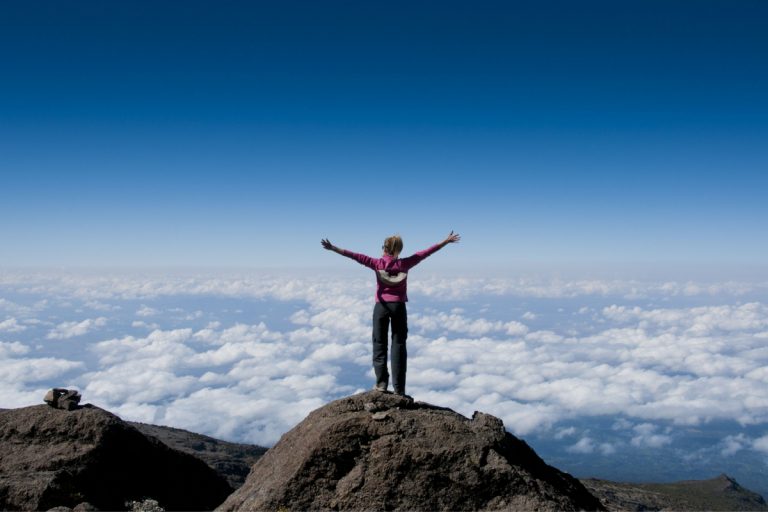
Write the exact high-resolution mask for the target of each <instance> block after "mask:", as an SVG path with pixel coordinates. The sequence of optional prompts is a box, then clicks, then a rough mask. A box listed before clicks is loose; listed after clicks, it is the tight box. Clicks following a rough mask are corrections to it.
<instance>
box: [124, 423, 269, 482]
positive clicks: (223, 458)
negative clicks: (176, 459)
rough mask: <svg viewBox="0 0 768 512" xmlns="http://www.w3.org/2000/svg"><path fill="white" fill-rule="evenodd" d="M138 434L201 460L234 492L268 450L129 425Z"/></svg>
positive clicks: (179, 432)
mask: <svg viewBox="0 0 768 512" xmlns="http://www.w3.org/2000/svg"><path fill="white" fill-rule="evenodd" d="M129 424H130V425H132V426H134V427H136V428H137V429H138V430H139V431H140V432H141V433H143V434H145V435H148V436H154V437H156V438H157V439H159V440H160V441H162V442H163V443H165V444H167V445H168V446H170V447H171V448H174V449H176V450H179V451H182V452H185V453H188V454H190V455H194V456H195V457H198V458H200V459H202V460H203V461H204V462H205V463H206V464H208V465H209V466H210V467H211V468H213V469H214V470H215V471H216V472H217V473H218V474H220V475H221V476H223V477H224V478H226V479H227V482H229V485H231V486H232V488H233V489H237V488H238V487H240V486H241V485H243V484H244V483H245V477H247V476H248V472H249V471H250V470H251V466H253V464H254V463H255V462H256V461H257V460H259V458H260V457H261V456H262V455H264V453H265V452H266V451H267V449H266V448H264V447H262V446H256V445H252V444H240V443H230V442H227V441H222V440H220V439H215V438H213V437H209V436H204V435H202V434H196V433H194V432H189V431H187V430H182V429H179V428H173V427H163V426H159V425H149V424H146V423H134V422H129Z"/></svg>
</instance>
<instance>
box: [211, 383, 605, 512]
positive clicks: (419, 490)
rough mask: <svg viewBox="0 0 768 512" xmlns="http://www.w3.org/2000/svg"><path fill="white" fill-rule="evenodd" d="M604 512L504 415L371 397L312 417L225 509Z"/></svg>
mask: <svg viewBox="0 0 768 512" xmlns="http://www.w3.org/2000/svg"><path fill="white" fill-rule="evenodd" d="M602 508H603V507H602V505H601V504H600V502H599V501H598V500H597V499H596V498H595V497H594V496H593V495H592V494H590V493H589V492H588V491H587V490H586V489H585V488H584V486H583V485H581V483H579V481H578V480H576V479H575V478H573V477H571V476H570V475H568V474H565V473H562V472H560V471H558V470H557V469H555V468H553V467H550V466H548V465H547V464H545V463H544V461H543V460H541V458H539V457H538V456H537V455H536V453H535V452H534V451H533V450H532V449H531V448H530V447H529V446H528V445H527V444H526V443H524V442H523V441H521V440H519V439H517V438H516V437H514V436H513V435H511V434H509V433H508V432H506V431H505V429H504V426H503V424H502V422H501V420H499V419H498V418H495V417H493V416H490V415H487V414H483V413H475V415H474V416H473V418H472V419H468V418H465V417H464V416H461V415H460V414H458V413H456V412H454V411H451V410H450V409H445V408H440V407H435V406H432V405H429V404H426V403H421V402H413V401H412V400H409V399H407V398H403V397H398V396H396V395H392V394H384V393H379V392H375V391H372V392H368V393H362V394H358V395H354V396H351V397H348V398H344V399H341V400H337V401H335V402H332V403H330V404H328V405H326V406H324V407H321V408H320V409H317V410H315V411H314V412H312V413H311V414H310V415H309V416H308V417H307V418H306V419H305V420H304V421H302V422H301V423H300V424H299V425H297V426H296V427H295V428H293V429H292V430H291V431H290V432H288V433H286V434H285V435H283V437H282V438H281V439H280V441H279V442H278V443H277V445H275V446H274V447H273V448H271V449H270V450H269V451H268V452H267V453H266V454H265V455H264V456H263V457H262V458H261V459H259V461H258V462H257V463H256V464H255V465H254V466H253V469H252V470H251V473H250V475H249V476H248V479H247V480H246V483H245V484H244V485H243V486H242V487H240V489H238V490H237V491H235V492H234V493H233V494H232V495H231V496H230V497H229V498H228V499H227V500H226V501H225V502H224V503H223V504H222V505H221V506H220V507H219V509H218V510H220V511H229V510H281V509H287V510H321V509H324V510H328V509H332V510H482V509H485V510H558V511H562V510H602Z"/></svg>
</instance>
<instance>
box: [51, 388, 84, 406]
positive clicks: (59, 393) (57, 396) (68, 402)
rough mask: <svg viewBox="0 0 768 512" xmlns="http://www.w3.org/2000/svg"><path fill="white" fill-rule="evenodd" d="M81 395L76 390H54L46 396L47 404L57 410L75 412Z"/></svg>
mask: <svg viewBox="0 0 768 512" xmlns="http://www.w3.org/2000/svg"><path fill="white" fill-rule="evenodd" d="M81 398H82V396H80V393H78V392H77V391H76V390H74V389H64V388H53V389H51V390H50V391H48V392H47V393H46V394H45V398H43V400H44V401H45V403H47V404H48V405H50V406H51V407H53V408H55V409H64V410H65V411H74V410H75V409H77V405H78V404H79V403H80V399H81Z"/></svg>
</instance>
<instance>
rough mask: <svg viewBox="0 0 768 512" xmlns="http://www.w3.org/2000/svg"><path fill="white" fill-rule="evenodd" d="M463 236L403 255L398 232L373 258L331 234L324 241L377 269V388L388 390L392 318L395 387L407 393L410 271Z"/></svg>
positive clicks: (375, 328)
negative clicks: (341, 244) (339, 242)
mask: <svg viewBox="0 0 768 512" xmlns="http://www.w3.org/2000/svg"><path fill="white" fill-rule="evenodd" d="M460 239H461V237H460V236H459V235H458V234H455V233H454V232H453V231H451V233H450V234H449V235H448V236H447V237H446V238H445V240H443V241H442V242H440V243H439V244H437V245H433V246H432V247H430V248H429V249H425V250H423V251H419V252H417V253H416V254H414V255H413V256H408V257H407V258H403V259H400V252H401V251H402V250H403V239H402V238H400V236H399V235H394V236H390V237H388V238H386V239H385V240H384V245H383V246H382V247H381V248H382V250H383V254H382V255H381V258H371V257H370V256H366V255H365V254H357V253H355V252H352V251H348V250H346V249H340V248H338V247H336V246H335V245H333V244H332V243H331V242H330V241H329V240H328V239H327V238H326V239H324V240H322V241H321V242H320V243H321V244H322V245H323V248H325V249H327V250H329V251H333V252H335V253H338V254H341V255H342V256H346V257H347V258H352V259H353V260H355V261H357V262H358V263H360V264H361V265H364V266H366V267H368V268H370V269H371V270H373V271H374V272H376V305H375V306H374V308H373V370H374V372H376V385H375V386H374V389H375V390H377V391H387V385H388V384H389V371H387V338H388V336H387V334H388V329H389V323H390V321H391V322H392V387H393V388H394V389H395V393H396V394H398V395H405V371H406V368H407V362H406V358H407V356H408V354H407V351H406V348H405V340H406V338H407V337H408V318H407V315H408V311H407V310H406V307H405V303H406V302H408V295H407V293H406V289H407V286H408V271H409V270H410V269H412V268H413V267H415V266H416V265H418V264H419V263H421V261H422V260H423V259H424V258H426V257H427V256H429V255H430V254H432V253H435V252H437V251H439V250H440V249H442V248H443V247H445V246H446V245H448V244H451V243H456V242H458V241H459V240H460Z"/></svg>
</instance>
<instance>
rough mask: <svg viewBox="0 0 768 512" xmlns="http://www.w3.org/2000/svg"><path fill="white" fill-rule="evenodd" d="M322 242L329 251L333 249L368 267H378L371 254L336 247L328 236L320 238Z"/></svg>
mask: <svg viewBox="0 0 768 512" xmlns="http://www.w3.org/2000/svg"><path fill="white" fill-rule="evenodd" d="M320 244H321V245H322V246H323V249H326V250H328V251H333V252H335V253H336V254H341V255H342V256H346V257H347V258H351V259H353V260H355V261H356V262H358V263H359V264H361V265H365V266H366V267H368V268H375V267H376V265H375V263H376V260H374V259H373V258H371V257H370V256H366V255H365V254H358V253H356V252H352V251H348V250H346V249H341V248H340V247H336V246H335V245H333V244H332V243H331V241H330V240H328V239H327V238H323V239H322V240H320Z"/></svg>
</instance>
